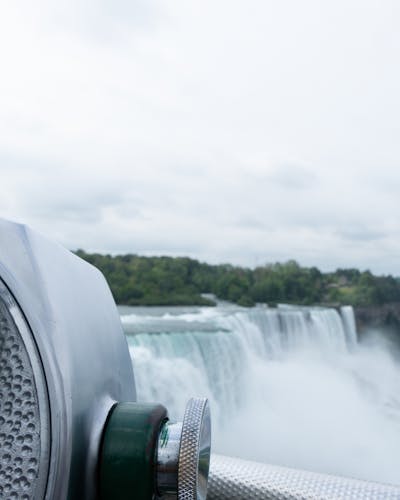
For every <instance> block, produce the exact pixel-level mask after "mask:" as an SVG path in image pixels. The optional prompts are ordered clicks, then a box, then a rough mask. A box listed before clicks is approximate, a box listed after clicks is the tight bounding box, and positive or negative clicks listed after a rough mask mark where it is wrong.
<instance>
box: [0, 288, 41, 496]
mask: <svg viewBox="0 0 400 500" xmlns="http://www.w3.org/2000/svg"><path fill="white" fill-rule="evenodd" d="M10 308H11V309H14V312H15V313H16V315H18V310H17V308H16V304H15V303H14V302H13V299H12V298H11V296H9V295H7V292H6V290H5V288H4V287H3V286H2V285H1V282H0V498H7V499H21V500H29V499H33V498H35V499H36V498H43V495H44V490H45V483H46V477H43V476H44V474H42V467H43V461H46V454H47V450H46V449H45V448H46V444H45V443H46V440H45V439H44V438H45V436H43V435H42V434H43V432H42V430H43V429H42V427H41V416H42V415H41V413H40V403H39V397H38V391H37V387H36V380H35V376H34V370H33V367H32V363H31V356H30V353H28V349H27V346H26V344H25V342H24V340H23V338H22V336H21V333H20V330H19V328H18V326H17V324H16V323H15V318H14V317H13V315H12V314H11V313H10ZM20 319H21V320H22V316H20ZM43 417H45V416H44V415H43ZM42 459H44V460H42Z"/></svg>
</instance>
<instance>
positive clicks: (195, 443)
mask: <svg viewBox="0 0 400 500" xmlns="http://www.w3.org/2000/svg"><path fill="white" fill-rule="evenodd" d="M206 408H208V406H207V400H206V399H196V398H192V399H191V400H190V401H189V403H188V404H187V406H186V410H185V415H184V417H183V423H182V435H181V446H180V451H179V466H178V500H194V499H199V500H200V499H201V498H203V495H204V498H205V495H206V490H207V485H204V484H199V482H200V481H202V482H203V481H204V478H202V477H200V476H201V475H200V474H199V454H200V439H201V432H202V422H203V416H204V413H205V411H206ZM207 473H208V467H207ZM205 480H206V481H207V478H205ZM204 486H205V487H204ZM203 492H204V493H203Z"/></svg>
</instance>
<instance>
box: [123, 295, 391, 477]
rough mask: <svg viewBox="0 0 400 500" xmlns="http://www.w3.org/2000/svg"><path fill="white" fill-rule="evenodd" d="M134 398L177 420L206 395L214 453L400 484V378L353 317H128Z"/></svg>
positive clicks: (248, 313) (209, 313)
mask: <svg viewBox="0 0 400 500" xmlns="http://www.w3.org/2000/svg"><path fill="white" fill-rule="evenodd" d="M120 313H121V318H122V323H123V326H124V330H125V332H126V334H127V339H128V343H129V347H130V352H131V356H132V359H133V365H134V370H135V376H136V384H137V391H138V398H139V399H140V400H143V401H160V402H162V403H164V404H165V405H166V407H167V408H168V409H169V411H170V416H171V418H173V419H180V418H181V417H182V415H183V409H184V406H185V403H186V401H187V399H188V398H189V397H191V396H206V397H208V398H209V400H210V403H211V410H212V418H213V450H214V451H218V452H221V453H225V454H231V455H235V456H240V457H243V458H249V459H255V460H260V461H265V462H269V463H275V464H280V465H286V466H293V467H299V468H304V469H309V470H316V471H322V472H330V473H334V474H341V475H347V476H353V477H359V478H364V479H375V480H379V481H385V482H392V483H397V484H400V473H399V470H398V466H397V465H398V459H397V457H398V449H399V448H400V400H399V397H398V387H399V386H400V369H399V365H398V363H397V361H396V360H395V359H394V358H393V356H392V354H391V352H390V349H389V348H388V345H386V344H385V343H384V342H382V341H381V340H377V337H375V338H374V337H371V338H369V339H367V340H365V341H363V342H359V341H358V339H357V333H356V330H355V322H354V316H353V311H352V309H351V308H343V309H342V311H341V312H340V313H339V312H338V311H336V310H333V309H322V308H298V307H293V306H290V307H289V306H281V307H279V308H278V309H268V308H265V307H256V308H251V309H243V308H239V307H236V306H231V305H227V304H222V305H220V306H218V307H215V308H204V307H203V308H201V307H158V308H146V307H140V308H131V307H121V308H120Z"/></svg>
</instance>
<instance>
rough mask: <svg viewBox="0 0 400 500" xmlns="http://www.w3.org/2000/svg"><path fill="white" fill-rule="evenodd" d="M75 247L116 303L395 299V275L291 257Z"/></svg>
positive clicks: (398, 295) (399, 296) (399, 295)
mask: <svg viewBox="0 0 400 500" xmlns="http://www.w3.org/2000/svg"><path fill="white" fill-rule="evenodd" d="M76 253H77V255H79V257H81V258H83V259H84V260H86V261H88V262H90V263H91V264H93V265H94V266H96V267H97V268H98V269H100V271H101V272H102V273H103V274H104V275H105V277H106V279H107V281H108V283H109V285H110V287H111V290H112V292H113V294H114V298H115V300H116V302H117V303H118V304H129V305H212V301H210V300H209V299H207V298H204V297H203V296H202V295H201V294H204V293H212V294H215V295H216V296H217V297H218V298H219V299H223V300H229V301H231V302H235V303H237V304H240V305H243V306H252V305H254V304H255V303H256V302H264V303H265V302H266V303H269V304H276V303H278V302H285V303H293V304H304V305H310V304H327V305H328V304H329V305H339V304H352V305H359V306H367V305H373V304H374V305H379V304H385V303H390V302H397V301H400V281H399V280H398V279H396V278H393V277H392V276H374V275H373V274H372V273H371V272H369V271H364V272H361V271H359V270H357V269H338V270H336V271H335V272H333V273H321V272H320V271H319V270H318V269H317V268H315V267H311V268H306V267H300V266H299V264H297V262H295V261H289V262H286V263H284V264H269V265H265V266H262V267H257V268H255V269H247V268H243V267H235V266H231V265H227V264H223V265H210V264H205V263H201V262H199V261H197V260H194V259H189V258H187V257H140V256H138V255H131V254H129V255H117V256H115V257H112V256H110V255H101V254H88V253H86V252H84V251H83V250H78V251H77V252H76Z"/></svg>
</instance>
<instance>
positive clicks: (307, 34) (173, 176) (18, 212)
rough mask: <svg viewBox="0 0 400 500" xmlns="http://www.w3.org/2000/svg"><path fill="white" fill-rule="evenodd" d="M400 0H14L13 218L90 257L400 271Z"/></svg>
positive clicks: (7, 52)
mask: <svg viewBox="0 0 400 500" xmlns="http://www.w3.org/2000/svg"><path fill="white" fill-rule="evenodd" d="M399 21H400V6H399V5H398V3H397V2H394V1H389V0H384V1H380V2H376V1H372V0H369V1H361V0H352V1H345V0H342V1H338V2H331V3H326V2H325V3H321V2H319V1H317V0H308V1H305V2H300V3H299V2H296V1H294V0H292V1H289V0H284V1H282V2H273V1H267V2H263V1H261V0H254V2H250V3H249V2H244V1H233V2H232V1H229V2H228V1H227V0H219V1H213V2H211V0H205V1H204V2H202V3H201V4H195V3H191V2H185V1H183V0H178V1H176V2H172V3H165V2H161V1H157V0H152V1H149V2H144V1H141V0H137V1H135V2H127V1H124V0H120V1H118V2H113V3H112V4H111V3H109V2H103V1H101V2H95V1H90V2H85V4H82V2H76V1H69V2H64V1H61V2H57V4H54V2H48V1H42V2H39V3H35V4H34V5H33V4H32V5H28V4H24V6H22V5H21V4H17V3H15V2H14V3H9V4H5V5H3V6H2V15H1V16H0V46H1V47H2V49H1V53H0V71H1V78H0V117H1V120H0V178H1V182H0V211H1V212H0V213H1V215H3V216H5V217H8V218H12V219H17V220H24V221H26V222H27V223H29V224H32V225H34V226H35V227H37V228H39V229H40V230H42V231H44V232H46V233H48V234H49V235H50V236H53V237H54V238H56V239H58V240H59V241H60V242H61V243H63V244H64V245H66V246H68V247H70V248H76V247H84V248H88V249H92V250H107V251H132V252H142V253H149V252H154V253H162V252H166V253H172V254H173V253H176V254H190V255H193V256H196V257H199V258H203V259H206V260H210V261H213V262H218V261H233V262H237V263H242V264H248V265H254V264H256V263H260V262H265V261H272V260H284V259H287V258H297V259H299V260H300V262H302V263H305V264H309V265H312V264H316V265H319V266H321V267H322V268H324V269H327V268H333V267H335V266H339V265H340V266H342V267H343V266H359V267H363V268H366V267H370V268H372V269H373V270H375V271H377V272H392V273H395V274H400V270H399V265H398V263H397V255H398V251H399V246H400V240H399V235H400V224H399V222H398V220H397V211H398V203H397V192H398V190H397V187H398V186H399V183H400V173H399V165H400V146H399V141H398V137H399V132H400V130H399V128H400V126H399V121H398V116H399V115H400V98H399V95H398V88H400V70H399V68H398V64H397V56H398V50H399V48H400V33H399V31H398V29H397V26H398V22H399Z"/></svg>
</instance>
